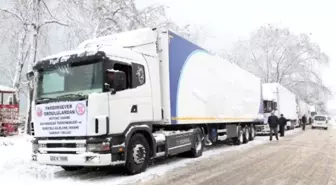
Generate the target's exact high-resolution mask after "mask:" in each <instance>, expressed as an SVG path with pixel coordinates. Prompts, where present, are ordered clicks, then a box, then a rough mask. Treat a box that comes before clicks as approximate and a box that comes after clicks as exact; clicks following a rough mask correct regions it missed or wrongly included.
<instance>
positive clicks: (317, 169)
mask: <svg viewBox="0 0 336 185" xmlns="http://www.w3.org/2000/svg"><path fill="white" fill-rule="evenodd" d="M143 184H146V185H156V184H157V185H165V184H167V185H168V184H195V185H196V184H206V185H210V184H218V185H222V184H228V185H231V184H232V185H233V184H234V185H270V184H272V185H306V184H311V185H329V184H330V185H331V184H333V185H334V184H336V130H335V129H332V128H330V129H329V130H328V131H326V130H311V129H310V126H308V130H306V131H305V132H301V133H299V134H297V135H292V136H288V137H285V138H283V139H281V140H280V141H279V142H277V141H274V140H273V141H272V142H271V143H270V142H268V143H267V144H264V145H259V146H256V147H253V148H250V149H248V150H246V151H242V152H237V151H230V152H226V153H223V154H222V155H220V156H215V157H213V158H208V159H205V160H202V161H199V162H197V163H194V164H190V165H187V166H186V167H184V168H180V169H178V170H177V169H175V170H174V171H173V172H171V173H168V174H166V175H165V176H162V177H160V178H156V179H153V180H151V181H147V182H144V183H143Z"/></svg>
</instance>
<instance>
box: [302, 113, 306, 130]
mask: <svg viewBox="0 0 336 185" xmlns="http://www.w3.org/2000/svg"><path fill="white" fill-rule="evenodd" d="M301 121H302V130H306V123H307V117H306V115H303V116H302V119H301Z"/></svg>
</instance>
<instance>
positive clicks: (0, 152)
mask: <svg viewBox="0 0 336 185" xmlns="http://www.w3.org/2000/svg"><path fill="white" fill-rule="evenodd" d="M300 132H302V131H301V129H295V130H291V131H287V132H286V136H289V135H295V134H297V133H300ZM268 139H269V138H268V137H267V136H266V137H256V139H255V140H254V141H252V142H249V143H248V144H244V145H240V146H228V145H223V146H220V147H217V148H216V147H213V148H211V149H210V150H206V151H204V153H203V156H201V157H199V158H181V157H176V158H170V159H167V160H161V161H160V160H159V161H157V162H156V163H157V164H158V165H154V166H151V167H149V168H148V170H147V171H146V172H143V173H141V174H138V175H134V176H126V175H124V174H123V173H115V174H113V173H111V172H78V173H77V172H76V173H72V172H64V171H62V170H61V169H60V168H59V167H49V166H42V165H37V164H34V163H33V162H31V161H30V159H31V143H30V140H31V137H29V136H15V137H7V138H0V180H1V182H2V183H4V184H15V185H21V184H22V185H23V184H25V185H26V184H34V185H45V184H46V183H48V184H49V185H53V184H55V185H56V184H57V185H59V184H62V185H70V184H71V185H77V184H78V185H90V184H95V185H97V184H98V185H105V184H108V185H111V184H128V183H138V182H143V181H146V180H150V179H153V178H157V177H160V176H162V175H164V174H165V173H167V172H170V171H173V170H174V169H176V168H180V167H183V166H186V165H188V164H190V163H194V162H197V161H200V160H203V159H205V158H210V157H212V156H214V155H220V154H222V153H224V152H228V151H245V150H247V149H249V148H252V147H255V146H258V145H261V144H265V143H267V142H269V141H268ZM60 173H63V174H65V175H63V176H65V177H60V176H59V175H58V174H60ZM6 182H7V183H6Z"/></svg>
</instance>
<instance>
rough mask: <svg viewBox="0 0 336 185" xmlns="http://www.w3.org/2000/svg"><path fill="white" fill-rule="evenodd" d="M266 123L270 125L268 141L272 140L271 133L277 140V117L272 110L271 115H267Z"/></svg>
mask: <svg viewBox="0 0 336 185" xmlns="http://www.w3.org/2000/svg"><path fill="white" fill-rule="evenodd" d="M268 125H269V127H270V141H272V138H273V133H275V138H276V139H277V140H279V138H278V125H279V119H278V117H277V116H276V115H274V112H272V113H271V116H270V117H268Z"/></svg>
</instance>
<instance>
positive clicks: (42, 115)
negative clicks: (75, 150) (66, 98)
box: [34, 101, 87, 137]
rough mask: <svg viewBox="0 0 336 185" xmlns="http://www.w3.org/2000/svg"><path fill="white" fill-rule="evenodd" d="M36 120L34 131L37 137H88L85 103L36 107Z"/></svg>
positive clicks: (60, 103)
mask: <svg viewBox="0 0 336 185" xmlns="http://www.w3.org/2000/svg"><path fill="white" fill-rule="evenodd" d="M34 118H35V119H34V131H35V136H37V137H62V136H84V135H86V118H87V108H86V102H85V101H76V102H58V103H49V104H40V105H36V107H35V115H34Z"/></svg>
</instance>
